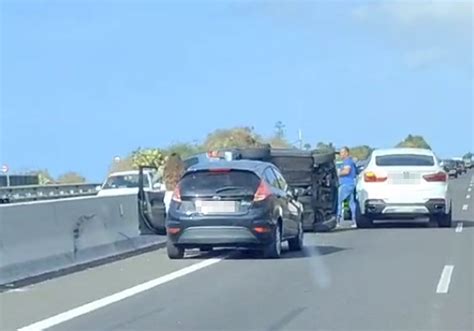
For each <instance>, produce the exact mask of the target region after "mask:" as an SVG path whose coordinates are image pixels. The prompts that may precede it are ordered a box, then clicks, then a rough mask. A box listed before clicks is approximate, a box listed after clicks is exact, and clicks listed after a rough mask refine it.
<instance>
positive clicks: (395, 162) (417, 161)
mask: <svg viewBox="0 0 474 331" xmlns="http://www.w3.org/2000/svg"><path fill="white" fill-rule="evenodd" d="M375 164H376V165H378V166H382V167H384V166H385V167H397V166H419V167H423V166H425V167H426V166H434V164H435V161H434V158H433V157H432V156H429V155H417V154H392V155H380V156H376V157H375Z"/></svg>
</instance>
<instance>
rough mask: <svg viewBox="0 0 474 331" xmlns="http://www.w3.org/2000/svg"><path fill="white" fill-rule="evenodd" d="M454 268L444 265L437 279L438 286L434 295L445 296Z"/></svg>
mask: <svg viewBox="0 0 474 331" xmlns="http://www.w3.org/2000/svg"><path fill="white" fill-rule="evenodd" d="M453 270H454V266H453V265H445V266H444V268H443V271H442V272H441V277H440V278H439V282H438V286H437V287H436V293H439V294H445V293H448V291H449V284H450V283H451V276H452V274H453Z"/></svg>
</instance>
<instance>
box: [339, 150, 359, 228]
mask: <svg viewBox="0 0 474 331" xmlns="http://www.w3.org/2000/svg"><path fill="white" fill-rule="evenodd" d="M339 155H340V156H341V159H342V166H341V168H340V169H339V171H338V173H339V201H338V209H337V217H338V226H341V222H342V221H343V220H344V208H343V204H344V201H345V200H346V199H349V207H350V209H351V213H352V222H353V224H352V227H357V225H356V222H355V215H356V201H355V196H354V193H355V187H356V180H357V167H356V165H355V163H354V161H353V160H352V157H351V156H350V150H349V148H348V147H343V148H341V150H340V152H339Z"/></svg>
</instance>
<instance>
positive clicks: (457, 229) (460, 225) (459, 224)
mask: <svg viewBox="0 0 474 331" xmlns="http://www.w3.org/2000/svg"><path fill="white" fill-rule="evenodd" d="M455 231H456V232H458V233H459V232H462V222H458V224H457V225H456V230H455Z"/></svg>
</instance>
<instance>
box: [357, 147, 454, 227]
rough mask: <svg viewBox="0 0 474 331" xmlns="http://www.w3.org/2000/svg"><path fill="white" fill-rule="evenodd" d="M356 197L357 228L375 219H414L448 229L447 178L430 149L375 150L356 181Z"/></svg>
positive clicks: (449, 200) (449, 202)
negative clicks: (426, 220) (427, 220)
mask: <svg viewBox="0 0 474 331" xmlns="http://www.w3.org/2000/svg"><path fill="white" fill-rule="evenodd" d="M357 197H358V208H357V215H356V220H357V226H358V227H362V228H364V227H370V226H372V224H373V221H374V220H377V219H380V220H382V219H402V218H418V217H429V218H430V221H431V222H435V223H437V224H438V226H440V227H450V226H451V219H452V217H451V198H450V195H449V193H448V175H447V174H446V172H445V171H444V169H443V168H442V167H441V166H440V164H439V161H438V158H437V157H436V156H435V155H434V154H433V152H432V151H430V150H426V149H417V148H395V149H381V150H375V151H374V152H373V153H372V156H371V157H370V161H369V163H368V165H367V167H366V168H365V169H364V171H363V173H362V174H361V175H360V176H359V178H358V182H357Z"/></svg>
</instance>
